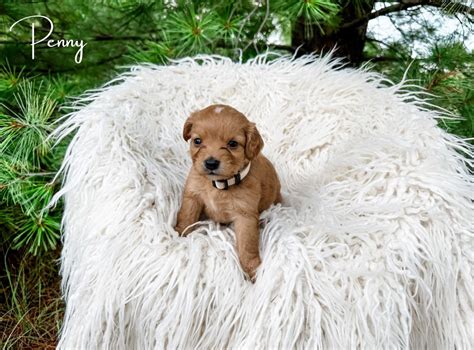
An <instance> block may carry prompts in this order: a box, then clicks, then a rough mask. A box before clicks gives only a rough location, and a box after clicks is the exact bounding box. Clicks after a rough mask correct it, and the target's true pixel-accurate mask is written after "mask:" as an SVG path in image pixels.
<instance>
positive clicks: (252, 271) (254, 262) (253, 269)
mask: <svg viewBox="0 0 474 350" xmlns="http://www.w3.org/2000/svg"><path fill="white" fill-rule="evenodd" d="M261 263H262V261H261V260H260V257H259V256H257V257H255V258H253V259H250V260H248V261H246V262H245V263H242V268H243V269H244V271H245V272H246V273H247V275H248V276H249V279H250V282H252V283H255V281H256V278H257V276H256V273H257V268H258V267H259V266H260V264H261Z"/></svg>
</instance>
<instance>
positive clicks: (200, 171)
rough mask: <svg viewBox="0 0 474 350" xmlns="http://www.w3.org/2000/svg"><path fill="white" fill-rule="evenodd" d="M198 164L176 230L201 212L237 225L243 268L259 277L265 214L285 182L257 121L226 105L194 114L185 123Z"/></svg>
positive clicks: (188, 183) (182, 230)
mask: <svg viewBox="0 0 474 350" xmlns="http://www.w3.org/2000/svg"><path fill="white" fill-rule="evenodd" d="M183 138H184V139H185V140H186V141H188V140H190V154H191V158H192V160H193V166H192V168H191V171H190V173H189V175H188V178H187V180H186V185H185V189H184V194H183V203H182V205H181V209H180V210H179V213H178V219H177V224H176V231H178V232H179V233H180V234H181V235H186V234H187V231H186V232H185V229H186V228H187V227H188V226H189V225H192V224H194V223H195V222H197V221H198V220H199V219H200V217H201V216H204V215H205V216H207V217H208V218H210V219H212V220H214V221H216V222H219V223H224V224H230V223H233V224H234V229H235V234H236V240H237V252H238V255H239V259H240V263H241V265H242V268H243V270H244V271H245V272H246V273H247V274H248V275H249V277H250V279H251V280H252V281H253V280H254V279H255V270H256V268H257V267H258V266H259V265H260V262H261V261H260V255H259V247H258V244H259V215H260V213H261V212H262V211H263V210H265V209H267V208H268V207H270V205H272V204H273V203H278V202H280V201H281V194H280V181H279V180H278V176H277V173H276V171H275V169H274V168H273V165H272V164H271V163H270V161H269V160H268V159H267V158H265V157H264V156H263V155H262V154H261V153H260V151H261V149H262V148H263V140H262V137H261V136H260V134H259V132H258V130H257V128H256V126H255V124H254V123H251V122H250V121H249V120H248V119H247V118H246V117H245V116H244V115H243V114H242V113H240V112H239V111H237V110H236V109H234V108H232V107H230V106H226V105H212V106H209V107H207V108H205V109H203V110H201V111H198V112H195V113H192V114H191V116H190V117H189V118H188V119H187V120H186V122H185V124H184V128H183Z"/></svg>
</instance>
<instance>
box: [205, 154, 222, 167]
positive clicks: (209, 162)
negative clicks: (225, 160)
mask: <svg viewBox="0 0 474 350" xmlns="http://www.w3.org/2000/svg"><path fill="white" fill-rule="evenodd" d="M220 163H221V162H220V161H218V160H217V159H215V158H213V157H210V158H207V159H206V160H205V161H204V167H205V168H206V169H208V170H216V169H217V168H218V167H219V164H220Z"/></svg>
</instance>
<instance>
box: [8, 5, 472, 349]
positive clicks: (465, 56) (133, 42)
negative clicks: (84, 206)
mask: <svg viewBox="0 0 474 350" xmlns="http://www.w3.org/2000/svg"><path fill="white" fill-rule="evenodd" d="M470 6H472V4H471V3H470V2H469V1H445V0H443V1H441V0H440V1H437V0H400V1H375V0H355V1H349V0H288V1H287V0H271V1H270V0H266V1H263V0H260V1H244V0H241V1H233V2H229V1H182V0H178V1H174V2H170V1H160V0H100V1H77V0H76V1H74V0H64V1H3V2H0V250H1V251H2V257H3V261H2V268H3V269H2V271H3V272H2V273H1V275H0V288H1V293H0V300H2V299H3V300H2V301H1V306H0V336H1V338H0V339H1V344H2V346H3V347H5V348H47V347H54V346H55V342H56V335H57V331H58V330H59V327H60V322H61V318H62V312H63V311H62V310H63V305H62V303H61V301H60V293H59V278H58V264H57V258H58V257H59V251H60V244H59V237H60V220H61V210H62V208H61V205H59V206H57V207H56V208H54V209H52V210H44V209H43V208H44V207H45V205H46V204H47V203H48V202H49V200H50V199H51V197H52V195H53V194H54V192H55V191H57V190H58V188H59V186H60V179H56V178H55V174H56V172H57V170H58V169H59V166H60V164H61V161H62V157H63V155H64V151H65V148H66V147H67V144H68V142H69V141H70V140H69V139H66V140H64V141H63V142H61V143H60V144H59V145H57V146H56V147H52V146H53V145H52V141H51V140H49V139H48V138H47V137H48V135H49V134H50V133H51V131H52V130H53V129H54V127H55V125H54V122H56V121H57V120H58V118H60V117H61V115H63V114H64V111H63V109H62V108H61V107H64V106H66V105H68V103H70V98H71V97H74V96H78V95H80V94H82V93H83V92H85V91H86V90H88V89H91V88H96V87H99V86H101V85H102V84H103V83H105V82H106V81H108V80H109V79H111V78H113V77H114V76H116V75H117V72H120V71H121V69H122V68H121V67H123V66H125V65H130V64H135V63H140V62H152V63H157V64H167V63H168V62H169V60H170V59H173V58H179V57H184V56H190V55H195V54H198V53H213V54H219V55H224V56H228V57H231V58H233V59H239V58H240V57H242V59H243V60H244V61H245V60H247V59H249V58H252V57H255V56H256V55H257V54H259V53H264V52H266V51H267V50H271V51H275V52H278V53H282V54H285V53H286V54H292V55H296V56H299V55H302V54H308V53H315V54H321V53H327V52H329V51H331V50H333V49H334V48H337V49H336V51H334V53H333V54H334V55H335V56H338V57H341V58H343V59H344V61H345V62H346V64H347V65H349V66H353V67H359V66H361V65H367V64H369V65H370V67H371V69H373V70H376V71H378V72H381V73H383V74H385V75H386V76H387V77H388V78H389V79H391V80H392V81H393V82H395V83H397V82H399V81H401V80H402V79H403V77H405V78H407V79H410V80H411V83H414V84H417V85H420V86H422V87H423V88H424V89H425V91H426V92H428V93H430V94H432V95H430V96H429V97H427V98H428V99H429V101H430V102H431V103H432V104H433V105H435V106H439V107H442V108H444V109H446V110H447V111H449V112H452V113H454V114H455V115H457V116H460V117H462V118H461V119H457V120H449V121H448V120H445V121H441V122H440V127H442V128H445V129H446V130H447V131H448V132H451V133H454V134H457V135H459V136H461V137H464V138H472V136H473V134H474V103H473V91H474V89H473V87H474V86H473V85H474V80H473V63H474V62H473V52H472V48H468V47H467V46H466V43H467V42H471V45H472V34H471V33H472V23H473V17H472V16H473V14H474V9H473V8H472V7H470ZM32 15H42V16H46V17H48V18H49V19H50V20H51V21H52V22H53V23H54V31H53V33H52V34H51V36H50V38H49V39H54V40H61V39H74V40H83V41H84V42H86V43H87V45H86V46H85V48H84V53H83V60H82V62H81V63H80V64H77V63H76V62H75V61H74V55H75V54H76V51H77V47H76V48H71V47H70V48H48V47H47V46H46V45H45V42H43V43H42V44H39V45H37V46H35V59H34V60H32V58H31V45H30V44H31V26H32V24H34V26H35V32H36V35H37V38H38V39H37V40H39V38H40V37H41V36H44V35H46V33H48V31H49V22H48V21H47V20H46V19H42V18H34V19H29V20H24V21H21V22H19V23H18V24H17V25H15V26H14V27H13V29H12V30H10V27H11V26H12V24H13V23H15V22H16V21H18V20H20V19H22V18H24V17H28V16H32ZM380 19H385V20H386V21H389V22H388V23H390V28H393V29H392V30H393V32H394V33H397V34H398V35H393V37H392V38H388V39H387V38H384V39H380V35H379V34H380V31H381V29H380V28H381V27H380V26H379V33H377V32H376V31H373V30H370V29H369V28H371V26H370V23H374V22H375V21H379V20H380ZM447 19H451V20H453V19H455V20H457V22H455V23H456V25H455V26H454V27H452V26H451V27H450V28H451V29H449V30H447V29H446V28H443V26H445V25H446V23H447V22H445V21H446V20H447ZM451 23H452V21H451ZM383 28H388V27H383ZM470 35H471V36H470Z"/></svg>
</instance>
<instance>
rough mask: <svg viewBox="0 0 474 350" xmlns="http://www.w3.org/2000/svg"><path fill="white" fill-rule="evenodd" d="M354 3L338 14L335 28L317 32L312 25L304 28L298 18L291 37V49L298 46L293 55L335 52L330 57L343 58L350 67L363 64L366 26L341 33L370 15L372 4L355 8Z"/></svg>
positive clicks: (317, 28) (372, 2)
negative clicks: (338, 18)
mask: <svg viewBox="0 0 474 350" xmlns="http://www.w3.org/2000/svg"><path fill="white" fill-rule="evenodd" d="M355 3H356V2H355V1H348V2H347V5H346V6H345V7H344V8H343V9H342V10H341V13H340V18H341V22H340V24H339V25H338V26H336V27H330V26H321V28H320V27H318V26H317V25H315V24H309V25H308V24H306V23H305V19H304V18H299V19H298V20H297V21H296V24H295V27H294V28H293V31H292V35H291V36H292V38H291V40H292V42H291V45H292V47H293V48H295V49H296V48H297V47H299V46H301V47H300V49H299V50H298V54H297V55H298V56H301V55H304V54H308V53H317V54H321V53H327V52H329V51H330V50H332V49H334V48H335V49H336V51H335V52H334V56H336V57H343V58H345V60H346V62H348V63H349V64H351V65H352V66H358V65H360V64H361V63H362V61H363V50H364V45H365V40H366V34H367V22H365V23H363V24H361V25H359V26H356V27H352V28H347V29H342V26H343V25H344V24H345V23H350V22H352V21H354V20H355V19H357V18H360V17H363V16H365V15H367V14H368V13H370V12H372V9H373V7H374V3H375V1H374V0H372V1H366V2H363V3H362V2H361V5H360V6H356V4H355ZM306 22H307V21H306Z"/></svg>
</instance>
